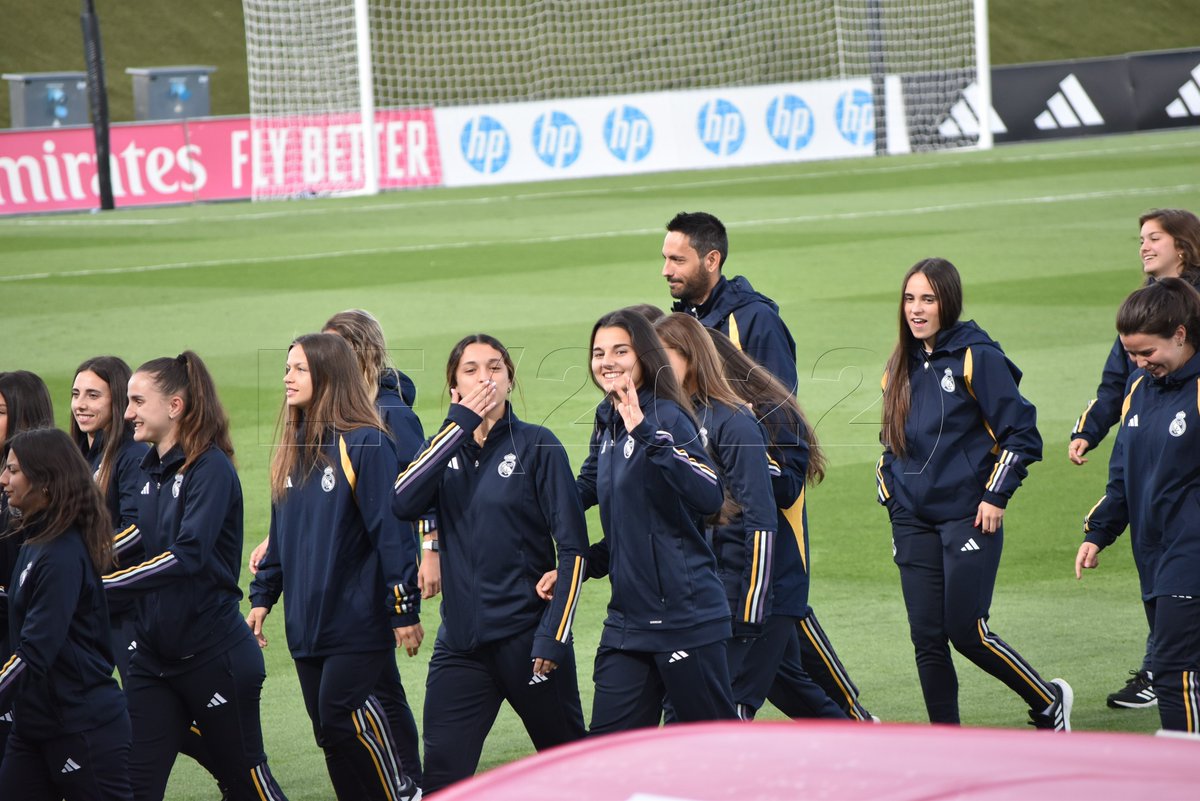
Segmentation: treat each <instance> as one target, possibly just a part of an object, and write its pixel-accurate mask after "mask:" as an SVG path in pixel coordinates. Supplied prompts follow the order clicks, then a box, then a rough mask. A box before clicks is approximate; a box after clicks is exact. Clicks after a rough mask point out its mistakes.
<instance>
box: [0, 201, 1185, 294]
mask: <svg viewBox="0 0 1200 801" xmlns="http://www.w3.org/2000/svg"><path fill="white" fill-rule="evenodd" d="M1197 190H1200V184H1177V185H1175V186H1146V187H1139V188H1136V189H1130V188H1121V189H1109V190H1105V191H1099V192H1073V193H1068V194H1065V195H1037V196H1034V197H1017V198H1005V199H1002V200H978V201H968V202H965V203H945V204H939V205H936V206H917V207H914V208H902V209H873V210H867V211H843V212H835V213H831V214H806V215H801V216H797V217H769V218H764V219H757V220H736V219H734V220H729V221H728V222H726V226H733V227H737V228H761V227H770V226H773V225H797V224H803V223H815V222H837V221H839V220H863V219H872V218H881V217H908V216H916V215H923V214H940V213H944V212H947V211H961V210H964V209H983V208H993V207H999V206H1021V205H1025V204H1042V203H1070V202H1074V201H1085V200H1099V199H1103V198H1110V197H1131V196H1135V195H1156V194H1161V193H1163V192H1195V191H1197ZM660 230H661V229H659V228H658V227H654V228H629V229H624V230H620V231H599V232H592V233H572V234H560V235H557V236H535V237H525V238H522V239H491V240H478V241H473V242H428V243H425V244H419V245H393V246H389V247H378V248H355V249H352V250H327V251H320V252H316V253H297V254H284V255H278V256H250V257H245V258H237V259H207V260H203V261H179V262H167V263H164V264H142V265H134V266H131V267H102V268H96V269H91V270H71V271H68V272H61V273H49V272H43V273H25V274H22V275H4V276H0V283H5V284H8V283H14V282H17V281H37V280H42V279H47V278H84V277H87V276H93V275H125V274H133V273H150V272H161V271H165V270H190V269H195V268H198V267H229V266H231V265H234V264H278V263H280V262H288V261H319V260H322V259H340V258H345V257H347V256H380V255H388V254H394V253H425V252H430V251H438V250H463V249H465V248H473V247H497V246H501V247H502V246H506V245H548V244H554V243H557V242H579V241H585V240H589V239H613V238H616V237H623V236H646V235H649V234H654V233H659V231H660Z"/></svg>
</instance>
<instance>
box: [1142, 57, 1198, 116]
mask: <svg viewBox="0 0 1200 801" xmlns="http://www.w3.org/2000/svg"><path fill="white" fill-rule="evenodd" d="M1129 74H1130V77H1131V78H1132V79H1133V97H1134V100H1135V102H1136V105H1135V111H1136V114H1137V127H1138V128H1143V129H1145V128H1177V127H1181V126H1185V125H1200V50H1175V51H1169V52H1163V53H1136V54H1134V55H1131V56H1129Z"/></svg>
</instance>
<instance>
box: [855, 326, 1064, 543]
mask: <svg viewBox="0 0 1200 801" xmlns="http://www.w3.org/2000/svg"><path fill="white" fill-rule="evenodd" d="M909 358H910V359H911V362H912V372H911V373H910V381H911V397H912V406H911V408H910V410H909V414H908V420H907V421H906V423H905V427H904V433H905V439H906V441H907V445H908V454H907V456H906V457H905V458H903V459H897V458H896V457H895V455H894V454H893V453H892V452H891V450H890V449H885V450H884V453H883V456H882V457H880V460H879V463H878V465H877V467H876V479H877V482H878V491H879V502H880V503H881V504H887V503H889V502H892V501H895V502H896V503H899V504H900V505H901V506H902V507H904V508H905V509H907V510H908V511H909V512H911V513H912V514H914V515H915V516H917V517H918V518H920V519H922V520H924V521H927V522H929V523H941V522H945V521H948V520H956V519H962V518H966V517H972V516H974V515H975V513H976V511H977V509H978V507H979V502H980V501H987V502H988V503H990V504H992V505H994V506H999V507H1001V508H1004V507H1006V506H1007V504H1008V500H1009V498H1011V497H1012V494H1013V492H1015V491H1016V489H1017V487H1018V486H1020V484H1021V481H1022V480H1023V479H1024V478H1025V476H1026V475H1028V473H1029V465H1031V464H1033V463H1034V462H1036V461H1039V460H1040V459H1041V458H1042V438H1041V435H1040V434H1038V430H1037V410H1036V409H1035V408H1034V407H1033V404H1031V403H1029V401H1027V400H1025V399H1024V398H1023V397H1021V394H1020V392H1019V391H1017V383H1018V382H1019V381H1020V379H1021V371H1020V370H1019V369H1017V366H1016V365H1015V364H1013V363H1012V362H1011V361H1009V360H1008V357H1006V356H1005V355H1004V351H1002V350H1001V349H1000V346H999V344H997V343H996V342H995V340H993V339H992V338H991V337H989V336H988V335H987V333H986V332H984V331H983V329H981V328H980V327H979V326H978V325H976V324H975V323H974V321H971V320H966V321H962V322H959V323H956V324H955V325H953V326H951V327H950V328H948V329H946V330H945V331H941V332H939V333H938V335H937V338H936V340H935V346H934V350H933V353H930V354H926V353H925V350H924V348H923V347H921V346H919V345H918V347H916V348H914V349H913V351H912V352H911V353H910V354H909ZM885 446H886V443H885Z"/></svg>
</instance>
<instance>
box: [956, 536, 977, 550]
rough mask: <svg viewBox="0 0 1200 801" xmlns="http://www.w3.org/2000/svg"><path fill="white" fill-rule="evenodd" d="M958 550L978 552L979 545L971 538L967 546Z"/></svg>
mask: <svg viewBox="0 0 1200 801" xmlns="http://www.w3.org/2000/svg"><path fill="white" fill-rule="evenodd" d="M958 550H960V551H978V550H979V543H978V542H976V541H975V538H974V537H971V539H969V540H967V544H966V545H964V546H963V547H961V548H959V549H958Z"/></svg>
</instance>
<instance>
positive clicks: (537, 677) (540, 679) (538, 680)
mask: <svg viewBox="0 0 1200 801" xmlns="http://www.w3.org/2000/svg"><path fill="white" fill-rule="evenodd" d="M543 681H550V676H549V675H546V676H541V675H539V674H537V673H534V674H533V678H531V679H530V680H529V684H528V685H527V686H529V687H532V686H533V685H535V684H541V683H542V682H543Z"/></svg>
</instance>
